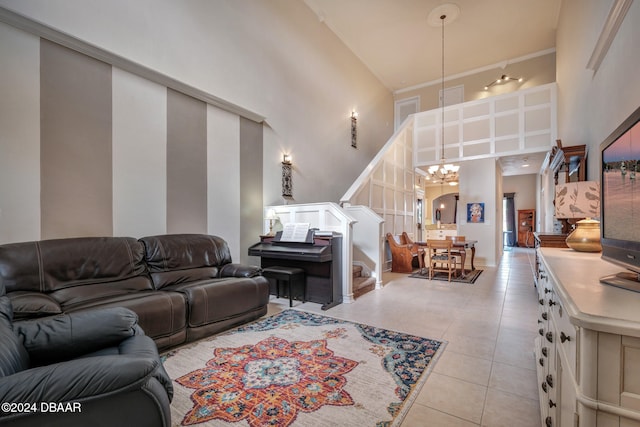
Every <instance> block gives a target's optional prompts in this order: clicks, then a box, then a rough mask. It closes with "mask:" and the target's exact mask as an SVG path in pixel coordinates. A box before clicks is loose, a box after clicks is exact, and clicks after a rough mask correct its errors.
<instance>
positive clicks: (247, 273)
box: [219, 263, 262, 277]
mask: <svg viewBox="0 0 640 427" xmlns="http://www.w3.org/2000/svg"><path fill="white" fill-rule="evenodd" d="M261 274H262V268H260V267H258V266H256V265H245V264H234V263H231V264H225V265H223V266H222V268H220V273H219V277H254V276H260V275H261Z"/></svg>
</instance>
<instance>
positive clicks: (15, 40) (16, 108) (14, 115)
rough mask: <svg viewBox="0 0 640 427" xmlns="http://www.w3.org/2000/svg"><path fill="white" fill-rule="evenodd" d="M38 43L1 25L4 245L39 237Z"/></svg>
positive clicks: (0, 235)
mask: <svg viewBox="0 0 640 427" xmlns="http://www.w3.org/2000/svg"><path fill="white" fill-rule="evenodd" d="M39 45H40V41H39V40H38V38H37V37H33V36H31V35H29V34H27V33H24V32H22V31H19V30H16V29H14V28H12V27H9V26H7V25H4V24H1V23H0V58H2V60H0V93H2V95H1V96H0V243H3V242H14V241H18V240H23V239H24V240H37V239H39V238H40V114H39V108H40V73H39V65H40V56H39V50H38V47H39ZM7 58H11V60H8V59H7Z"/></svg>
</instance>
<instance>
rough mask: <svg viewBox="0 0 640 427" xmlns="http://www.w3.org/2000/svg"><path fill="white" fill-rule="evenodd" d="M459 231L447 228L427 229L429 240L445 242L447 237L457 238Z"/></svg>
mask: <svg viewBox="0 0 640 427" xmlns="http://www.w3.org/2000/svg"><path fill="white" fill-rule="evenodd" d="M457 235H458V231H457V230H455V229H454V230H450V229H446V228H436V229H427V240H444V239H446V238H447V236H457Z"/></svg>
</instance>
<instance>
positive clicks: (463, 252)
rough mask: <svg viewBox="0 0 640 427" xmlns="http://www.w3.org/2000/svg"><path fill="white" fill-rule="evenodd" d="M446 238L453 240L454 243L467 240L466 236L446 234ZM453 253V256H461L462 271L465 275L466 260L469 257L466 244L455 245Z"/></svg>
mask: <svg viewBox="0 0 640 427" xmlns="http://www.w3.org/2000/svg"><path fill="white" fill-rule="evenodd" d="M446 239H447V240H451V241H452V242H453V245H455V244H456V243H464V242H465V236H446ZM451 253H452V254H453V256H455V257H459V258H460V272H461V274H462V276H464V261H465V259H466V257H467V249H466V248H465V247H464V246H462V247H460V246H453V248H452V249H451Z"/></svg>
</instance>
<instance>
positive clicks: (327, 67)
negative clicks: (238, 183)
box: [0, 0, 393, 204]
mask: <svg viewBox="0 0 640 427" xmlns="http://www.w3.org/2000/svg"><path fill="white" fill-rule="evenodd" d="M0 6H4V7H6V8H8V9H11V10H14V11H17V12H18V13H20V14H23V15H26V16H28V17H31V18H33V19H35V20H37V21H40V22H43V23H45V24H47V25H49V26H52V27H54V28H56V29H58V30H60V31H63V32H65V33H68V34H70V35H72V36H75V37H77V38H79V39H81V40H84V41H86V42H88V43H91V44H93V45H96V46H98V47H101V48H104V49H106V50H107V51H109V52H112V53H115V54H117V55H120V56H122V57H124V58H126V59H129V60H132V61H134V62H136V63H139V64H141V65H143V66H145V67H149V68H151V69H153V70H155V71H158V72H160V73H163V74H165V75H167V76H170V77H172V78H175V79H177V80H179V81H182V82H184V83H186V84H189V85H191V86H193V87H196V88H198V89H201V90H203V91H205V92H207V93H210V94H212V95H214V96H216V97H219V98H222V99H223V100H226V101H228V102H231V103H234V104H236V105H238V106H241V107H242V108H245V109H247V110H250V111H252V112H255V113H257V114H260V115H262V116H264V117H266V126H265V131H264V178H265V182H264V201H265V203H266V204H270V203H281V202H282V199H281V197H280V167H281V166H280V162H281V160H282V153H283V152H287V153H290V154H291V155H292V156H293V162H294V173H293V194H294V198H295V202H297V203H300V202H310V201H311V202H313V201H337V200H339V197H340V196H341V195H342V194H343V193H344V192H345V191H346V189H347V188H348V187H349V186H350V185H351V183H352V182H353V181H354V180H355V178H356V177H357V176H358V175H359V174H360V172H361V171H362V170H363V169H364V167H365V166H366V165H367V164H368V162H369V161H370V160H371V158H373V156H374V155H375V153H376V152H377V151H378V149H379V148H380V147H381V146H382V145H383V144H384V143H385V142H386V141H387V139H388V138H389V137H390V136H391V134H392V131H393V97H392V95H391V93H390V92H389V91H388V90H387V89H386V88H384V86H383V85H382V84H381V83H380V82H379V81H378V80H377V78H375V77H374V76H373V74H371V73H370V72H369V71H368V70H367V69H366V68H365V66H364V65H363V64H362V63H361V62H360V61H359V60H358V59H357V58H356V57H355V56H354V55H353V54H352V53H351V51H349V50H348V49H347V48H346V47H345V46H344V45H343V44H342V43H341V42H340V41H339V40H338V39H337V37H336V36H335V35H334V34H333V33H332V32H331V31H330V30H329V29H328V28H327V27H326V26H325V25H324V24H323V23H321V22H319V21H318V19H317V17H316V15H315V14H314V13H313V12H312V11H311V9H309V8H308V7H307V6H306V5H305V4H304V3H303V2H301V1H300V2H299V1H288V0H270V1H252V0H234V1H227V0H209V1H180V2H176V1H172V0H138V1H135V2H131V1H128V0H112V1H108V2H105V1H101V0H58V1H56V2H55V3H52V2H48V1H43V0H24V1H22V0H20V1H16V0H0ZM353 109H355V110H357V111H358V112H359V114H360V115H359V119H358V122H359V123H358V139H359V140H358V149H353V148H352V147H351V135H350V114H351V111H352V110H353Z"/></svg>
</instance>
